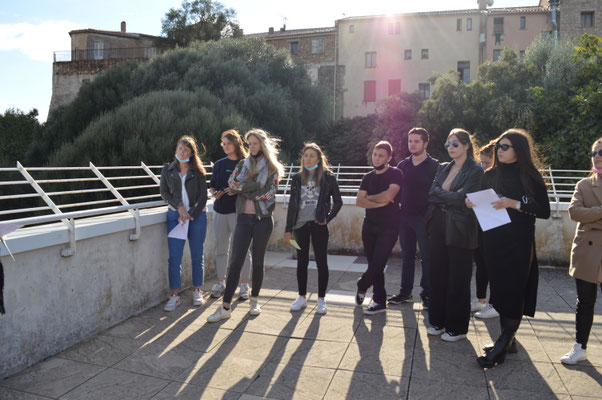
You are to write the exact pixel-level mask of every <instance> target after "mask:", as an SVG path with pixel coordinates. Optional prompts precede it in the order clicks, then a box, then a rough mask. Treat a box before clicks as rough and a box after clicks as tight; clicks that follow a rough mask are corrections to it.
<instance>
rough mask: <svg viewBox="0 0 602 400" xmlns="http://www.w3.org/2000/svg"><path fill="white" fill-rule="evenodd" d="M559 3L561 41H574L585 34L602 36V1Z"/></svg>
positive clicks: (584, 0) (576, 0) (579, 0)
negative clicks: (567, 39) (568, 39)
mask: <svg viewBox="0 0 602 400" xmlns="http://www.w3.org/2000/svg"><path fill="white" fill-rule="evenodd" d="M545 1H546V2H547V0H545ZM557 1H558V0H557ZM550 3H553V0H550ZM559 3H560V4H559V6H558V7H559V14H560V15H559V24H558V25H559V27H558V31H559V34H560V39H565V38H570V39H573V38H575V37H577V36H579V35H583V34H584V33H589V34H593V35H597V36H602V0H560V1H559Z"/></svg>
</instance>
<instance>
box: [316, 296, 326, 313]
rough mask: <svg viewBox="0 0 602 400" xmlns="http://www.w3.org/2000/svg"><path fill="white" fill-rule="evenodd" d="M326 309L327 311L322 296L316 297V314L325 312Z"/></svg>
mask: <svg viewBox="0 0 602 400" xmlns="http://www.w3.org/2000/svg"><path fill="white" fill-rule="evenodd" d="M326 311H328V308H326V300H324V298H323V297H321V298H319V299H318V309H317V310H316V312H317V313H318V314H326Z"/></svg>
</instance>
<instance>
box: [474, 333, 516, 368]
mask: <svg viewBox="0 0 602 400" xmlns="http://www.w3.org/2000/svg"><path fill="white" fill-rule="evenodd" d="M512 339H514V332H513V333H510V334H509V333H504V332H502V334H501V335H500V337H499V338H498V339H497V340H496V341H495V344H494V345H493V348H492V349H491V350H490V351H489V352H487V353H485V354H483V355H482V356H481V357H477V363H478V364H479V366H480V367H481V368H493V367H494V366H496V365H497V364H501V363H503V362H504V360H505V359H506V354H507V350H506V349H508V348H509V347H510V344H511V342H512Z"/></svg>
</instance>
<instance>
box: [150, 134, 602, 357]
mask: <svg viewBox="0 0 602 400" xmlns="http://www.w3.org/2000/svg"><path fill="white" fill-rule="evenodd" d="M407 138H408V149H409V152H410V156H409V157H407V158H406V159H404V160H402V161H401V162H399V164H398V165H397V167H393V166H391V165H390V161H391V159H392V157H393V148H392V146H391V144H390V143H389V142H387V141H381V142H378V143H377V144H376V145H374V148H373V151H372V157H371V158H372V160H371V161H372V167H373V170H371V171H370V172H368V173H367V174H366V175H365V176H364V177H363V179H362V182H361V184H360V188H359V191H358V193H357V198H356V205H357V206H359V207H362V208H365V218H364V221H363V225H362V231H361V232H362V241H363V245H364V252H365V255H366V258H367V260H368V267H367V269H366V272H365V273H364V274H363V275H362V276H361V277H360V278H359V279H358V281H357V292H356V296H355V301H356V303H357V304H358V305H362V304H363V303H364V300H365V296H366V293H367V291H368V289H369V288H370V287H372V288H373V296H372V300H371V302H370V304H369V305H368V306H367V307H366V308H364V313H365V314H368V315H370V314H376V313H381V312H385V311H386V308H387V303H388V304H389V305H395V304H401V303H404V302H411V301H414V299H413V294H412V291H413V288H414V274H415V259H416V250H417V245H418V247H419V249H420V256H421V261H422V278H421V281H420V286H421V289H422V290H421V292H420V297H421V300H422V304H423V308H424V309H427V310H428V317H429V327H428V329H427V333H428V334H429V335H438V336H440V337H441V339H442V340H444V341H448V342H455V341H458V340H462V339H465V338H466V334H467V332H468V326H469V321H470V315H471V311H477V314H476V316H477V317H482V318H490V317H497V316H499V317H500V326H501V334H500V336H499V337H498V339H497V340H496V341H495V342H494V343H492V344H490V345H486V346H484V347H483V350H484V353H483V355H482V356H480V357H478V358H477V362H478V364H479V365H480V366H481V367H483V368H491V367H493V366H495V365H496V364H500V363H502V362H503V361H504V358H505V356H506V354H507V353H508V352H516V351H517V344H516V340H515V334H516V331H517V330H518V328H519V326H520V323H521V320H522V317H523V315H528V316H534V313H535V308H536V299H537V285H538V264H537V256H536V251H535V219H536V218H543V219H547V218H549V216H550V203H549V200H548V196H547V191H546V185H545V183H544V179H543V178H542V176H541V174H540V173H539V171H538V169H537V165H538V159H537V156H536V154H535V147H534V145H533V142H532V139H531V137H530V135H529V133H528V132H526V131H524V130H521V129H510V130H508V131H506V132H504V133H503V134H502V135H501V136H500V137H499V138H497V139H496V140H494V141H492V142H490V143H489V144H488V145H486V146H484V147H482V148H481V149H479V152H478V156H480V157H478V158H479V160H480V163H479V161H478V160H477V154H476V153H475V150H474V142H473V138H472V135H471V134H470V133H469V132H467V131H466V130H463V129H453V130H452V131H451V132H450V133H449V135H448V137H447V141H446V142H445V148H446V149H447V152H448V154H449V156H450V158H451V162H445V163H439V162H438V161H437V160H435V159H433V158H432V157H431V156H430V155H429V154H428V152H427V148H428V144H429V134H428V132H427V131H426V130H425V129H424V128H419V127H417V128H413V129H412V130H410V131H409V132H408V135H407ZM245 142H246V144H247V146H248V151H247V149H246V148H245V144H244V143H243V140H242V137H241V136H240V134H239V133H238V132H237V131H236V130H233V129H232V130H228V131H225V132H223V133H222V135H221V144H222V148H223V150H224V153H225V154H226V157H225V158H223V159H221V160H219V161H217V162H216V163H215V164H214V166H213V173H212V176H211V181H210V184H209V188H207V184H206V179H205V170H204V169H203V166H202V163H201V160H200V156H199V151H198V147H197V144H196V142H195V140H194V138H192V137H190V136H184V137H182V138H181V139H180V140H179V141H178V143H177V147H176V154H175V159H174V161H173V162H172V163H171V164H168V165H166V166H165V167H164V168H163V171H162V174H161V195H162V197H163V198H164V199H165V201H166V202H167V203H168V205H169V209H168V211H167V228H168V232H171V231H172V229H174V228H175V227H177V226H178V225H180V224H188V240H189V246H190V254H191V262H192V280H193V286H194V289H193V304H194V305H203V304H204V303H205V299H204V297H203V293H202V292H201V286H202V285H203V283H204V270H203V243H204V239H205V233H206V226H207V217H206V212H205V210H206V203H207V198H208V195H207V192H208V191H209V193H211V195H212V196H213V198H214V204H213V211H214V214H213V215H214V216H213V225H214V233H215V241H216V257H215V259H216V271H217V278H218V282H217V283H216V284H215V285H214V286H213V288H212V290H211V296H212V297H216V298H219V297H222V296H223V301H222V304H221V305H219V306H218V307H217V309H216V311H215V312H214V313H213V314H211V315H210V316H209V317H208V318H207V321H208V322H218V321H221V320H223V319H227V318H229V317H230V315H231V304H232V300H233V298H234V293H235V291H236V288H237V287H238V286H239V284H240V290H239V297H240V298H242V299H250V302H249V303H250V311H249V313H250V314H251V315H259V314H260V312H261V307H260V304H259V301H258V296H259V292H260V289H261V285H262V281H263V273H264V265H263V264H264V256H265V251H266V249H267V244H268V240H269V238H270V235H271V233H272V229H273V219H272V212H273V210H274V208H275V196H276V191H277V188H278V182H279V180H280V179H281V178H282V177H283V175H284V173H283V167H282V164H281V163H280V162H279V161H278V147H277V140H276V139H275V138H273V137H270V135H269V134H268V133H267V132H265V131H263V130H260V129H252V130H250V131H249V132H247V133H246V135H245ZM590 155H591V157H592V161H593V164H594V165H593V172H592V176H591V177H589V178H586V179H584V180H582V181H580V182H579V183H578V185H577V188H576V191H575V195H574V197H573V200H572V202H571V205H570V207H569V214H570V216H571V218H573V219H574V220H576V221H578V222H579V224H578V229H577V235H576V237H575V241H574V246H573V253H572V256H571V269H570V274H571V275H572V276H574V277H575V279H576V282H577V295H578V300H577V317H576V325H577V335H576V336H577V338H576V344H575V345H574V346H573V348H572V349H571V351H570V352H569V353H567V354H566V355H565V356H564V357H563V358H562V362H565V363H576V362H577V361H581V360H584V359H586V357H587V356H586V350H585V349H586V346H587V339H588V336H589V332H590V330H591V326H592V321H593V314H594V312H593V310H594V304H595V301H596V293H597V285H598V284H599V283H600V282H602V267H601V261H602V253H601V250H602V247H601V246H600V245H599V244H600V243H602V183H600V180H601V179H602V175H600V174H602V139H601V140H598V141H597V142H596V143H595V144H594V147H593V149H592V152H591V154H590ZM300 156H301V159H300V170H299V171H298V172H297V173H296V174H294V175H293V176H292V179H291V192H290V199H289V203H288V209H287V218H286V227H285V233H284V236H283V241H284V242H287V243H289V242H291V240H292V239H294V241H295V242H296V243H295V244H296V245H297V247H298V249H297V283H298V293H299V296H298V298H297V299H296V300H295V301H294V302H293V303H292V304H291V306H290V309H291V311H299V310H301V309H303V308H304V307H306V306H307V279H308V278H307V269H308V264H309V250H310V245H311V246H312V247H313V250H314V254H315V260H316V266H317V269H318V301H317V307H316V312H317V313H319V314H325V313H326V312H327V305H326V301H325V296H326V291H327V287H328V278H329V272H328V260H327V258H328V257H327V251H328V237H329V231H328V223H329V222H330V221H332V219H334V218H335V217H336V215H337V214H338V212H339V211H340V209H341V207H342V204H343V202H342V199H341V195H340V191H339V187H338V183H337V180H336V177H335V176H334V175H333V174H332V172H331V171H330V167H329V164H328V160H327V157H326V155H325V154H324V152H323V151H322V149H321V148H320V146H318V145H317V144H316V143H306V144H305V145H304V147H303V149H302V150H301V155H300ZM484 189H493V190H494V191H495V193H496V194H497V195H498V197H499V200H497V201H494V202H493V203H492V206H493V208H495V209H498V210H499V209H505V210H507V212H508V215H509V217H510V223H508V224H505V225H502V226H499V227H497V228H494V229H488V230H486V231H482V230H481V229H480V227H479V223H478V221H477V219H476V217H475V214H474V212H473V211H472V208H473V207H474V204H473V203H472V202H470V201H469V200H468V198H467V194H469V193H473V192H478V191H480V190H484ZM169 236H171V235H169ZM169 236H168V248H169V261H168V265H169V274H168V275H169V284H170V289H171V291H172V292H171V295H170V298H169V300H168V301H167V303H166V304H165V307H164V309H165V310H166V311H172V310H174V309H175V308H176V307H177V306H178V305H179V304H180V302H181V300H180V296H179V290H180V289H181V286H182V285H181V266H180V265H181V260H182V253H183V249H184V243H185V240H182V239H179V238H172V237H169ZM398 239H399V241H400V244H401V249H402V276H401V286H400V290H399V293H398V294H395V295H393V296H391V297H387V293H386V291H385V274H384V271H385V267H386V265H387V262H388V261H389V258H390V256H391V253H392V251H393V247H394V246H395V244H396V242H397V240H398ZM473 260H474V261H475V264H476V266H477V269H476V283H477V285H476V286H477V293H476V297H475V299H474V300H472V301H471V290H470V287H471V285H470V282H471V276H472V264H473ZM226 266H227V267H228V268H226ZM241 273H242V277H241ZM249 281H251V287H250V288H249ZM488 284H489V286H490V296H489V301H488V302H487V299H486V294H487V285H488Z"/></svg>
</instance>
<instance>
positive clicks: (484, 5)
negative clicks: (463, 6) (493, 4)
mask: <svg viewBox="0 0 602 400" xmlns="http://www.w3.org/2000/svg"><path fill="white" fill-rule="evenodd" d="M477 3H478V4H479V10H485V9H487V0H477Z"/></svg>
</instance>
